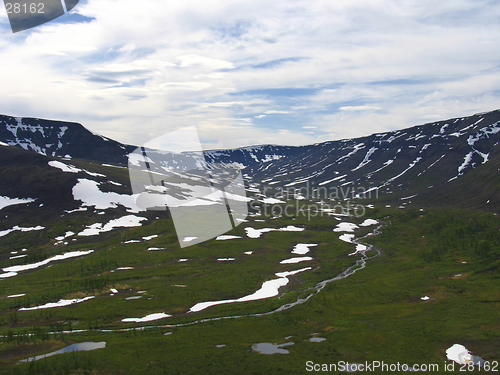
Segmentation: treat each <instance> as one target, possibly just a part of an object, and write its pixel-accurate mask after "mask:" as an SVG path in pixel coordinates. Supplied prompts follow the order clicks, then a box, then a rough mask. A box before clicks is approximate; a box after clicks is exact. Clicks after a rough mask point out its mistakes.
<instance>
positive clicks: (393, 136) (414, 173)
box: [245, 110, 500, 203]
mask: <svg viewBox="0 0 500 375" xmlns="http://www.w3.org/2000/svg"><path fill="white" fill-rule="evenodd" d="M499 142H500V111H499V110H496V111H492V112H488V113H482V114H476V115H473V116H470V117H464V118H455V119H450V120H446V121H438V122H434V123H429V124H425V125H420V126H415V127H412V128H408V129H403V130H398V131H394V132H387V133H380V134H373V135H371V136H367V137H362V138H356V139H348V140H341V141H332V142H325V143H320V144H315V145H310V146H303V147H297V148H295V149H294V150H293V152H290V148H287V149H286V150H285V149H284V148H283V149H280V148H279V147H277V149H276V150H275V152H276V154H280V153H281V154H286V153H289V155H286V156H285V157H281V158H280V159H279V160H276V161H273V162H269V163H259V164H256V165H253V166H249V167H248V168H246V169H245V174H246V175H247V176H250V177H251V178H252V180H253V182H262V183H265V184H267V185H270V186H275V187H280V188H282V189H288V190H293V189H294V188H297V189H300V188H304V187H307V191H308V192H309V193H311V192H312V191H314V190H316V191H319V190H321V191H323V192H325V191H328V190H329V189H330V190H331V189H333V188H335V187H346V188H347V187H352V188H355V189H356V190H357V191H358V192H363V191H367V192H370V191H371V192H373V193H375V192H377V191H378V193H379V194H384V193H385V194H393V196H394V197H397V198H398V199H399V198H401V197H404V196H405V195H406V196H411V195H415V194H420V195H428V193H429V192H430V191H432V189H436V188H438V187H441V186H444V187H450V188H451V187H453V186H455V185H456V184H459V183H461V181H465V180H463V179H462V177H463V176H465V175H466V174H467V173H469V172H470V171H473V170H475V169H477V168H481V167H484V166H486V165H488V163H492V162H495V161H496V160H498V158H499V157H500V146H499ZM290 154H291V155H290ZM496 178H498V176H497V177H496ZM303 191H306V190H304V189H303ZM449 192H450V193H451V190H449ZM424 193H425V194H424ZM373 195H374V194H372V196H373ZM499 203H500V202H499Z"/></svg>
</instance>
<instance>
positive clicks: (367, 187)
mask: <svg viewBox="0 0 500 375" xmlns="http://www.w3.org/2000/svg"><path fill="white" fill-rule="evenodd" d="M0 142H2V143H4V144H8V145H11V146H17V147H21V148H24V149H25V150H31V151H35V152H37V153H39V154H42V155H46V156H50V157H53V158H57V157H66V158H75V159H83V160H88V161H97V162H99V163H103V164H104V163H114V164H118V165H126V163H127V155H128V153H130V152H132V151H133V150H134V149H135V148H136V147H135V146H132V145H124V144H121V143H120V142H117V141H114V140H111V139H109V138H106V137H103V136H100V135H96V134H93V133H92V132H90V131H89V130H87V129H86V128H84V127H83V126H82V125H81V124H78V123H67V122H62V121H51V120H41V119H35V118H19V117H11V116H5V115H0ZM499 142H500V110H494V111H490V112H483V113H477V114H474V115H472V116H466V117H457V118H452V119H448V120H440V121H436V122H430V123H426V124H423V125H417V126H413V127H410V128H406V129H400V130H396V131H389V132H384V133H374V134H372V135H368V136H364V137H360V138H351V139H344V140H335V141H327V142H322V143H315V144H312V145H304V146H280V145H258V146H246V147H240V148H236V149H226V150H208V151H204V155H205V158H206V160H207V161H208V163H209V164H210V163H219V164H231V165H238V166H239V167H240V168H243V170H242V172H243V174H244V177H245V179H246V181H247V183H248V184H249V185H250V186H252V187H253V190H254V191H256V190H258V189H262V190H263V189H264V187H266V186H267V187H273V188H275V189H277V188H281V189H282V190H283V189H288V190H293V189H302V190H303V189H304V188H306V190H307V193H306V194H308V195H314V194H311V193H313V192H314V191H319V190H320V189H323V190H324V189H334V188H339V187H346V186H349V187H352V188H353V189H358V190H360V191H361V190H362V189H364V191H368V192H369V191H377V199H378V200H379V201H380V202H389V203H391V204H394V203H397V202H399V201H400V200H401V198H406V197H408V196H415V197H414V198H415V199H404V200H405V202H402V203H401V204H403V205H407V204H410V202H411V201H412V200H413V201H418V202H419V203H420V204H424V203H425V201H428V202H431V201H433V202H435V203H436V204H438V203H440V202H441V203H443V202H445V201H448V202H449V201H450V200H449V199H445V198H446V192H447V191H448V192H449V193H451V192H452V191H455V192H456V191H462V193H460V197H458V199H457V200H456V201H457V202H460V201H461V200H464V201H470V200H471V199H472V200H474V201H477V199H476V198H477V197H474V195H473V194H469V193H466V192H465V191H466V190H467V188H465V190H464V188H458V187H457V186H460V185H461V184H463V183H467V184H468V185H471V184H472V183H471V182H470V181H469V179H462V177H463V176H466V175H467V174H468V173H470V172H471V171H474V170H476V169H477V168H480V169H485V170H486V169H487V170H488V171H489V177H490V178H489V179H486V181H489V182H488V184H491V185H492V186H497V182H496V181H497V179H498V178H499V176H498V175H497V172H498V170H496V169H495V168H492V167H491V166H492V165H496V163H497V161H498V160H499V158H500V146H499ZM487 166H488V167H487ZM475 174H477V175H482V173H479V172H477V173H475ZM483 179H484V178H483ZM449 188H451V190H449ZM308 189H310V191H309V190H308ZM488 189H489V188H486V187H481V188H480V189H479V190H480V191H483V193H481V195H484V197H486V196H488V195H489V196H493V195H494V194H493V193H492V192H491V191H489V190H488ZM490 190H491V189H490ZM0 193H1V192H0ZM432 194H437V195H439V196H442V197H444V198H443V199H440V200H436V199H432ZM412 198H413V197H412ZM483 200H484V202H483V204H481V205H480V206H481V207H482V208H486V209H488V210H490V209H494V210H498V209H500V202H496V199H494V197H493V199H491V198H490V199H489V202H488V203H486V202H487V201H488V199H483ZM493 201H494V202H495V203H494V204H492V203H493ZM477 204H478V203H476V204H475V205H477ZM486 204H489V205H490V206H486ZM464 206H470V205H469V203H467V202H465V204H464Z"/></svg>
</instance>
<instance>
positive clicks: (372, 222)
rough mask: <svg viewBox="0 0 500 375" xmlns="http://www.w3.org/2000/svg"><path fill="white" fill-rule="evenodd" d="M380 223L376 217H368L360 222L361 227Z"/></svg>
mask: <svg viewBox="0 0 500 375" xmlns="http://www.w3.org/2000/svg"><path fill="white" fill-rule="evenodd" d="M375 224H378V221H377V220H375V219H366V220H365V221H363V222H362V223H361V224H359V226H360V227H369V226H370V225H375Z"/></svg>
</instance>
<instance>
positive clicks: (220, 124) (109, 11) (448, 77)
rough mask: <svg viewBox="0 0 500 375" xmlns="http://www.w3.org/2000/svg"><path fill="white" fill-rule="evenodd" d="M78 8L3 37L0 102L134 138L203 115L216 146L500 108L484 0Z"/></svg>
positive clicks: (327, 135) (93, 1) (498, 53)
mask: <svg viewBox="0 0 500 375" xmlns="http://www.w3.org/2000/svg"><path fill="white" fill-rule="evenodd" d="M75 11H76V12H78V13H80V14H81V15H83V16H85V17H92V18H93V19H92V20H91V21H89V22H86V23H76V24H64V23H57V22H51V23H48V24H46V25H43V26H41V27H38V28H35V29H32V30H28V31H24V32H22V33H17V34H9V33H7V34H5V35H4V37H3V38H2V41H0V54H1V57H2V69H0V79H1V81H2V86H1V87H0V95H2V97H3V98H4V100H3V101H2V102H1V103H0V113H4V114H9V115H16V116H33V117H44V118H50V119H60V120H68V121H78V122H81V123H83V125H85V126H87V127H88V128H90V129H91V130H92V131H95V132H99V133H101V134H103V135H106V136H109V137H111V138H115V139H117V140H119V141H122V142H124V143H132V144H138V143H143V142H146V141H148V140H149V139H152V138H155V137H158V136H160V135H162V134H165V133H168V132H170V131H173V130H175V129H178V128H180V127H183V126H190V125H198V126H199V127H200V128H201V129H202V130H200V131H201V133H203V134H205V135H206V136H207V144H209V145H211V146H214V148H215V147H238V146H244V145H249V144H263V143H279V144H305V143H314V142H318V141H324V140H328V139H331V138H332V137H334V138H345V137H348V138H350V137H357V136H362V135H367V134H371V133H373V132H375V131H387V130H391V129H396V128H402V127H405V126H411V125H416V124H420V123H423V122H426V121H432V120H435V119H440V118H447V117H455V116H462V115H467V114H471V113H474V112H480V111H487V110H492V109H496V108H500V105H499V104H500V94H499V90H498V84H499V83H500V82H499V81H500V74H499V66H498V61H500V48H498V47H499V45H498V38H497V37H496V35H498V33H499V32H500V25H498V22H497V20H498V16H500V4H497V3H495V2H490V1H486V0H480V1H477V0H475V1H473V0H444V1H441V2H439V3H436V2H433V1H430V0H418V1H417V0H408V1H404V2H402V1H399V0H375V1H374V0H354V1H353V0H350V1H347V0H342V1H335V2H332V1H327V0H316V1H305V0H297V1H294V2H288V1H278V2H269V1H263V0H255V1H252V2H243V3H242V2H238V1H227V2H220V1H216V0H206V1H203V2H202V1H184V2H158V1H153V0H144V1H142V2H141V3H140V6H138V5H137V2H135V1H132V0H120V1H118V0H89V1H88V2H86V3H84V2H81V3H80V4H79V5H78V6H77V7H76V8H75ZM5 22H6V17H4V18H2V19H0V23H2V24H4V23H5ZM269 115H279V116H269ZM203 129H205V130H203ZM311 130H314V131H313V132H311Z"/></svg>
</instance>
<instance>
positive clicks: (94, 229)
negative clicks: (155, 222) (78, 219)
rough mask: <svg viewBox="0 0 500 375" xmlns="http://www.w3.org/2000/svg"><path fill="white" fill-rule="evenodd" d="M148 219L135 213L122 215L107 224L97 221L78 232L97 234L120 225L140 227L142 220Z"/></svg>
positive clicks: (81, 234)
mask: <svg viewBox="0 0 500 375" xmlns="http://www.w3.org/2000/svg"><path fill="white" fill-rule="evenodd" d="M143 220H147V219H146V218H145V217H139V216H135V215H127V216H123V217H120V218H118V219H114V220H111V221H110V222H109V223H107V224H105V225H104V226H103V225H102V224H101V223H95V224H92V225H90V226H88V227H87V228H85V229H84V230H83V231H81V232H80V233H78V235H79V236H97V235H99V234H100V233H102V232H109V231H111V230H113V229H114V228H119V227H126V228H131V227H140V226H141V225H142V223H141V221H143Z"/></svg>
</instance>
